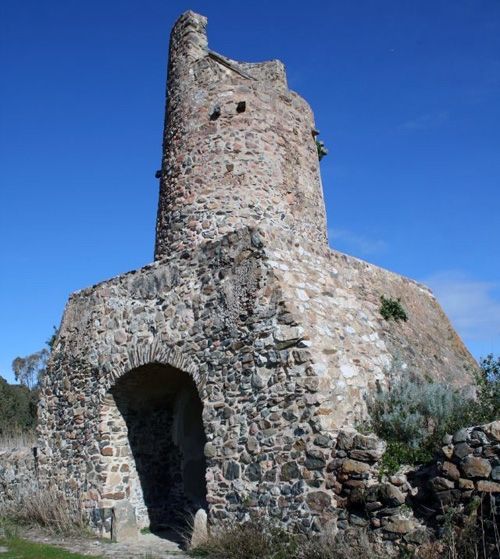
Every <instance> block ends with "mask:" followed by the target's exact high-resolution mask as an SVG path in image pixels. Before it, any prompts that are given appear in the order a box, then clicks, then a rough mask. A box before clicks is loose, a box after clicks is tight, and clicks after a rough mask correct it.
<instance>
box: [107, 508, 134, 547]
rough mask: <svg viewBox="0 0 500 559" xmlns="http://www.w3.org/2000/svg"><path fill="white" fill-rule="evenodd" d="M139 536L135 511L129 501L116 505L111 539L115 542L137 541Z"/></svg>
mask: <svg viewBox="0 0 500 559" xmlns="http://www.w3.org/2000/svg"><path fill="white" fill-rule="evenodd" d="M138 536H139V529H138V527H137V520H136V517H135V509H134V507H133V506H132V505H131V504H130V503H129V502H128V501H122V502H120V503H116V504H115V506H114V507H113V519H112V522H111V539H112V541H114V542H126V541H130V540H131V541H133V540H136V539H137V538H138Z"/></svg>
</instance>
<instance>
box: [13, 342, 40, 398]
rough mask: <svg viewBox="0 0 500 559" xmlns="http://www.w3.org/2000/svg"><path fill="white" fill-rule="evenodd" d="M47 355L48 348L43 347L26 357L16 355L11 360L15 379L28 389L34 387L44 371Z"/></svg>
mask: <svg viewBox="0 0 500 559" xmlns="http://www.w3.org/2000/svg"><path fill="white" fill-rule="evenodd" d="M48 357H49V350H48V349H45V348H43V349H41V350H40V351H37V352H35V353H32V354H31V355H28V356H26V357H16V358H15V359H14V361H12V370H13V371H14V376H15V378H16V381H17V382H19V383H20V384H23V385H24V386H26V387H27V388H29V390H32V389H33V388H35V387H36V386H37V384H38V381H39V379H40V376H41V375H42V374H43V372H44V371H45V367H46V366H47V359H48Z"/></svg>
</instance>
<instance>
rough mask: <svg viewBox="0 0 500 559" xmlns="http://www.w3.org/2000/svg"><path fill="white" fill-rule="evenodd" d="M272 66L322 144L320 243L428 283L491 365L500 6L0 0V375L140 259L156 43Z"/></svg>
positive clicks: (153, 125) (158, 111)
mask: <svg viewBox="0 0 500 559" xmlns="http://www.w3.org/2000/svg"><path fill="white" fill-rule="evenodd" d="M186 9H193V10H195V11H199V12H201V13H203V14H205V15H207V16H208V18H209V26H208V32H209V41H210V47H211V48H212V49H213V50H215V51H218V52H221V53H223V54H225V55H227V56H229V57H231V58H235V59H239V60H246V61H259V60H265V59H271V58H279V59H281V60H283V61H284V62H285V64H286V66H287V71H288V79H289V85H290V87H291V88H292V89H294V90H296V91H298V92H299V93H300V94H301V95H303V96H304V97H305V98H306V99H307V100H308V101H309V103H310V104H311V106H312V107H313V110H314V111H315V115H316V122H317V126H318V128H319V129H320V130H321V133H322V138H323V140H324V141H325V144H326V145H327V147H328V148H329V150H330V154H329V155H328V157H326V158H324V159H323V161H322V164H321V167H322V176H323V183H324V189H325V197H326V203H327V211H328V219H329V232H330V242H331V245H332V246H334V247H335V248H337V249H339V250H341V251H344V252H347V253H349V254H353V255H355V256H358V257H360V258H364V259H366V260H369V261H371V262H374V263H376V264H379V265H381V266H384V267H386V268H389V269H391V270H394V271H396V272H399V273H401V274H405V275H407V276H410V277H412V278H415V279H418V280H421V281H424V282H426V283H428V284H430V285H431V287H433V289H434V290H435V292H436V294H437V295H438V298H439V299H440V301H441V302H442V304H443V306H444V307H445V309H446V310H447V312H448V313H449V315H450V316H451V318H452V320H453V322H454V324H455V326H456V327H457V328H458V330H459V332H460V334H461V335H462V337H463V338H464V340H465V342H466V344H467V345H468V347H469V348H470V349H471V351H472V352H473V353H474V355H475V356H476V357H478V356H480V355H485V354H486V353H488V352H494V353H497V354H498V353H500V261H499V260H500V259H499V244H500V218H499V210H500V2H499V1H498V0H420V1H418V2H417V1H415V0H356V1H352V0H342V1H316V2H312V3H311V2H297V1H290V0H287V1H285V0H275V1H274V2H268V1H264V0H254V1H253V2H247V3H238V2H228V1H198V0H191V1H190V2H181V1H176V0H140V1H139V0H106V1H105V2H103V1H102V0H87V1H86V2H77V1H76V0H45V1H44V2H40V0H2V2H1V3H0V41H1V43H0V72H1V74H0V75H1V76H2V86H1V88H0V188H1V198H0V251H1V252H0V262H1V266H2V270H1V273H0V374H1V375H2V376H4V377H6V378H8V379H12V375H11V372H10V363H11V361H12V359H13V358H14V357H16V356H17V355H26V354H28V353H31V352H33V351H36V350H38V349H39V348H41V347H42V346H43V343H44V341H45V340H46V339H47V338H48V337H49V336H50V334H51V332H52V326H53V325H58V324H59V321H60V318H61V315H62V312H63V309H64V304H65V301H66V299H67V297H68V295H69V294H70V293H71V292H72V291H75V290H77V289H80V288H83V287H85V286H88V285H90V284H93V283H96V282H98V281H101V280H104V279H106V278H109V277H111V276H114V275H117V274H120V273H122V272H125V271H127V270H130V269H133V268H136V267H140V266H142V265H144V264H146V263H148V262H150V261H151V260H152V254H153V245H154V222H155V213H156V202H157V189H158V184H157V181H156V179H155V178H154V173H155V171H156V169H158V168H159V166H160V157H161V137H162V124H163V111H164V92H165V73H166V56H167V46H168V35H169V31H170V28H171V26H172V24H173V22H174V21H175V19H176V18H177V16H178V15H179V14H180V13H182V12H183V11H185V10H186Z"/></svg>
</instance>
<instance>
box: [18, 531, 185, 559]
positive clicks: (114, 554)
mask: <svg viewBox="0 0 500 559" xmlns="http://www.w3.org/2000/svg"><path fill="white" fill-rule="evenodd" d="M19 535H20V537H22V538H25V539H27V540H31V541H35V542H40V543H46V544H50V545H56V546H58V547H62V548H64V549H67V550H68V551H72V552H74V553H80V554H81V555H94V556H95V555H97V556H101V557H106V558H110V559H188V555H186V554H185V553H184V552H183V551H182V550H181V549H180V547H179V545H178V544H176V543H174V542H172V541H169V540H166V539H163V538H159V537H158V536H155V535H154V534H139V538H138V540H137V541H134V542H126V543H125V542H124V543H111V542H109V541H106V540H99V539H94V538H81V537H64V538H62V537H60V536H59V537H58V536H51V535H47V534H43V533H41V532H38V531H35V530H27V531H25V532H23V533H21V534H19Z"/></svg>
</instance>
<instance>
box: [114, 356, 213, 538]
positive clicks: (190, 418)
mask: <svg viewBox="0 0 500 559" xmlns="http://www.w3.org/2000/svg"><path fill="white" fill-rule="evenodd" d="M111 393H112V395H113V397H114V400H115V403H116V406H117V408H118V410H119V412H120V414H121V416H122V418H123V420H124V424H125V425H126V429H123V428H122V429H120V428H119V426H118V425H117V428H116V431H115V437H116V438H117V439H116V440H117V445H118V446H120V440H119V439H120V438H124V437H128V445H129V446H130V452H129V456H130V458H129V464H128V465H127V466H128V468H129V472H127V475H128V478H129V484H128V486H129V493H130V494H129V497H128V498H129V499H130V502H131V503H132V505H133V506H134V507H135V509H136V515H137V519H138V523H139V526H140V527H149V529H150V530H151V531H152V532H154V533H158V534H164V533H165V532H167V531H168V532H169V533H171V532H172V531H175V530H178V529H180V528H183V527H184V526H185V523H186V521H187V520H188V518H189V517H190V515H191V514H193V513H195V512H196V511H197V510H198V509H199V508H205V509H206V508H207V501H206V482H205V470H206V464H205V456H204V446H205V442H206V437H205V431H204V429H203V423H202V411H203V405H202V403H201V400H200V397H199V395H198V391H197V389H196V386H195V384H194V382H193V380H192V379H191V377H190V376H189V375H188V374H187V373H185V372H183V371H180V370H178V369H174V368H173V367H167V366H164V365H158V364H150V365H145V366H143V367H138V368H137V369H134V370H133V371H131V372H130V373H127V374H126V375H125V376H124V377H122V378H121V379H120V380H119V381H118V382H117V383H116V385H115V386H114V387H113V388H112V390H111ZM120 431H121V432H120ZM123 442H126V441H121V444H123ZM121 467H123V466H121ZM170 537H171V534H170Z"/></svg>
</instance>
